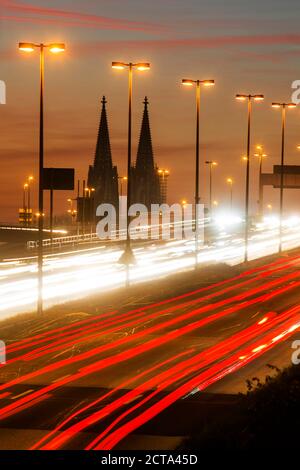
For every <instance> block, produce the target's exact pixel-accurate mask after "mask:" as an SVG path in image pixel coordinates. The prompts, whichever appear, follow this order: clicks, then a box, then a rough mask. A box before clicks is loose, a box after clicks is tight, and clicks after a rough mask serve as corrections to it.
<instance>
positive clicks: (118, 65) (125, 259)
mask: <svg viewBox="0 0 300 470" xmlns="http://www.w3.org/2000/svg"><path fill="white" fill-rule="evenodd" d="M112 68H113V69H117V70H124V69H126V68H127V69H128V74H129V81H128V150H127V217H126V248H125V251H124V253H123V254H122V256H121V258H120V263H122V264H125V265H126V266H129V265H130V264H134V263H135V258H134V254H133V252H132V249H131V239H130V222H129V210H130V206H131V136H132V81H133V70H134V69H136V70H139V71H140V72H143V71H146V70H149V69H150V64H149V62H138V63H132V62H129V63H126V62H112Z"/></svg>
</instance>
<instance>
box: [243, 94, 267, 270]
mask: <svg viewBox="0 0 300 470" xmlns="http://www.w3.org/2000/svg"><path fill="white" fill-rule="evenodd" d="M236 99H237V100H239V101H247V102H248V132H247V166H246V200H245V262H247V261H248V241H249V195H250V140H251V114H252V100H254V101H255V102H260V101H263V100H264V95H243V94H237V95H236Z"/></svg>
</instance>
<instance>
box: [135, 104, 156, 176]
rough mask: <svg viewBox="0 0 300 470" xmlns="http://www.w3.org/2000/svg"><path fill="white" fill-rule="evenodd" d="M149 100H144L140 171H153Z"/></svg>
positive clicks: (138, 154)
mask: <svg viewBox="0 0 300 470" xmlns="http://www.w3.org/2000/svg"><path fill="white" fill-rule="evenodd" d="M148 106H149V100H148V98H147V96H145V100H144V115H143V121H142V128H141V134H140V140H139V146H138V152H137V159H136V169H137V170H138V171H147V170H148V171H153V169H154V157H153V148H152V139H151V130H150V123H149V113H148Z"/></svg>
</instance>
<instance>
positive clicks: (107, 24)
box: [0, 0, 162, 32]
mask: <svg viewBox="0 0 300 470" xmlns="http://www.w3.org/2000/svg"><path fill="white" fill-rule="evenodd" d="M1 6H2V7H3V8H4V9H5V10H9V11H12V12H15V13H21V14H26V15H38V16H37V17H28V16H15V15H13V16H5V15H2V16H1V18H0V19H3V20H6V21H16V22H32V23H42V24H43V23H45V22H50V23H51V22H53V23H56V24H57V22H58V19H59V23H63V24H65V25H69V26H81V27H93V28H96V27H97V28H101V29H113V30H115V29H116V30H127V31H152V32H153V31H156V30H161V29H162V27H161V26H159V25H154V24H150V23H146V22H137V21H129V20H123V19H119V18H109V17H105V16H99V15H90V14H85V13H79V12H75V11H66V10H59V9H55V8H46V7H39V6H36V5H32V4H25V3H22V2H14V1H11V0H0V7H1ZM41 16H44V17H46V18H41ZM49 17H53V18H52V19H51V18H49Z"/></svg>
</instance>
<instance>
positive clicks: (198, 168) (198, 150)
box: [181, 78, 215, 267]
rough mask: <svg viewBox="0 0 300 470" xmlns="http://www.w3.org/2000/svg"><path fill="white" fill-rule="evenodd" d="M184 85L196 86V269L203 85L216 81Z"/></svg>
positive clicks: (211, 84)
mask: <svg viewBox="0 0 300 470" xmlns="http://www.w3.org/2000/svg"><path fill="white" fill-rule="evenodd" d="M181 83H182V85H185V86H196V178H195V256H196V260H195V262H196V267H197V263H198V242H199V240H198V239H199V213H198V210H199V203H200V193H199V177H200V175H199V171H200V158H199V157H200V95H201V85H203V86H206V87H208V86H213V85H214V84H215V81H214V80H190V79H187V78H183V79H182V81H181Z"/></svg>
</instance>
